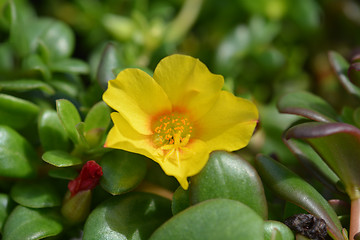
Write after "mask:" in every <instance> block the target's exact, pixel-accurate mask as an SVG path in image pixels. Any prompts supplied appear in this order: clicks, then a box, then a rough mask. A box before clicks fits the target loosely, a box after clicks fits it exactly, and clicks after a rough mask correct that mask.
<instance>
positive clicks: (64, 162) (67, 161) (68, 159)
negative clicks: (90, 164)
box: [42, 150, 82, 167]
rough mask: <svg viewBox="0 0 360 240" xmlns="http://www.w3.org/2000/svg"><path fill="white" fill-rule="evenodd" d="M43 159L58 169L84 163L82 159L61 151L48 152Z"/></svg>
mask: <svg viewBox="0 0 360 240" xmlns="http://www.w3.org/2000/svg"><path fill="white" fill-rule="evenodd" d="M42 159H43V160H44V161H45V162H47V163H49V164H51V165H54V166H56V167H70V166H75V165H79V164H81V163H82V161H81V159H80V158H77V157H74V156H72V155H70V154H69V153H67V152H64V151H60V150H52V151H47V152H45V153H44V154H43V155H42Z"/></svg>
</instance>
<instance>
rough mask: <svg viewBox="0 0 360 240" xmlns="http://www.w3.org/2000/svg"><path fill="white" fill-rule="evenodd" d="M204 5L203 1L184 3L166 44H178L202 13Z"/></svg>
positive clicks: (172, 23)
mask: <svg viewBox="0 0 360 240" xmlns="http://www.w3.org/2000/svg"><path fill="white" fill-rule="evenodd" d="M202 3H203V0H185V1H184V4H183V6H182V8H181V10H180V12H179V14H178V15H177V16H176V18H175V19H174V20H173V21H172V22H171V23H170V26H169V30H168V32H167V34H166V36H165V42H176V41H178V40H179V39H180V38H181V37H182V36H183V35H185V34H186V32H187V31H189V29H190V28H191V26H192V25H193V24H194V22H195V20H196V18H197V17H198V15H199V13H200V10H201V6H202Z"/></svg>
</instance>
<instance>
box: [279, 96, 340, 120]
mask: <svg viewBox="0 0 360 240" xmlns="http://www.w3.org/2000/svg"><path fill="white" fill-rule="evenodd" d="M277 108H278V109H279V112H281V113H289V114H296V115H300V116H303V117H306V118H310V119H312V120H315V121H319V122H336V119H337V113H336V111H335V110H334V108H332V107H331V105H329V104H328V103H327V102H326V101H325V100H324V99H322V98H320V97H318V96H316V95H314V94H312V93H310V92H305V91H300V92H294V93H289V94H287V95H285V96H283V97H281V98H280V100H279V101H278V104H277Z"/></svg>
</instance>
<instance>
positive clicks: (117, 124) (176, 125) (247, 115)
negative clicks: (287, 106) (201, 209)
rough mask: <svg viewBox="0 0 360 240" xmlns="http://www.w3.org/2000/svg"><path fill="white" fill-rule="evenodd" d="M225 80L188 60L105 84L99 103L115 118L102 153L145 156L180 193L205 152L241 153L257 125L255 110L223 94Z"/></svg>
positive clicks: (176, 58)
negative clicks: (114, 150) (113, 151)
mask: <svg viewBox="0 0 360 240" xmlns="http://www.w3.org/2000/svg"><path fill="white" fill-rule="evenodd" d="M223 84H224V79H223V77H222V76H221V75H216V74H212V73H211V72H210V71H209V70H208V69H207V67H206V66H205V65H204V64H203V63H202V62H200V61H199V60H198V59H195V58H193V57H190V56H185V55H171V56H169V57H166V58H164V59H162V60H161V61H160V63H159V64H158V65H157V67H156V69H155V71H154V76H153V77H151V76H150V75H148V74H147V73H145V72H143V71H141V70H139V69H126V70H124V71H122V72H120V73H119V74H118V76H117V77H116V79H114V80H111V81H109V86H108V89H107V90H106V92H105V93H104V95H103V99H104V101H105V102H106V103H107V104H108V105H109V106H110V107H112V108H113V109H114V110H116V111H117V112H113V113H112V114H111V118H112V120H113V122H114V127H113V128H112V129H111V130H110V132H109V134H108V136H107V139H106V143H105V147H110V148H118V149H123V150H126V151H130V152H134V153H139V154H142V155H145V156H147V157H149V158H151V159H152V160H154V161H155V162H157V163H158V164H160V166H161V168H162V169H163V170H164V172H165V173H166V174H167V175H170V176H174V177H175V178H176V179H177V180H178V181H179V183H180V184H181V186H182V187H183V188H184V189H187V188H188V185H189V184H188V181H187V177H189V176H193V175H195V174H197V173H198V172H200V170H201V169H202V168H203V167H204V166H205V164H206V162H207V160H208V158H209V154H210V152H212V151H214V150H226V151H235V150H238V149H240V148H243V147H245V146H246V145H247V144H248V142H249V140H250V138H251V136H252V134H253V131H254V128H255V126H256V124H257V120H258V111H257V108H256V106H255V105H254V104H253V103H252V102H250V101H248V100H246V99H242V98H239V97H235V96H234V95H233V94H231V93H229V92H226V91H222V90H221V88H222V86H223Z"/></svg>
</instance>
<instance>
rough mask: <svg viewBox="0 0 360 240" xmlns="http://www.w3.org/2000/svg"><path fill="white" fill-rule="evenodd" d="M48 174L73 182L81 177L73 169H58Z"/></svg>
mask: <svg viewBox="0 0 360 240" xmlns="http://www.w3.org/2000/svg"><path fill="white" fill-rule="evenodd" d="M48 174H49V176H50V177H53V178H59V179H65V180H73V179H75V178H76V177H77V176H78V175H79V172H78V171H76V170H75V169H73V168H56V169H51V170H49V172H48Z"/></svg>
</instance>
